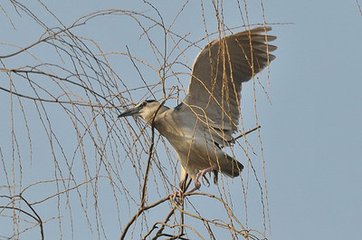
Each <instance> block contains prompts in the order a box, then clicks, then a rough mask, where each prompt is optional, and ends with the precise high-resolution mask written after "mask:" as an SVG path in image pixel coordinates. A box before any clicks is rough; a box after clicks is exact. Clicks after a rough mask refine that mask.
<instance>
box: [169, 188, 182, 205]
mask: <svg viewBox="0 0 362 240" xmlns="http://www.w3.org/2000/svg"><path fill="white" fill-rule="evenodd" d="M170 198H171V200H172V201H173V202H175V203H176V204H177V205H182V204H183V201H184V192H183V191H175V192H173V193H172V194H171V195H170Z"/></svg>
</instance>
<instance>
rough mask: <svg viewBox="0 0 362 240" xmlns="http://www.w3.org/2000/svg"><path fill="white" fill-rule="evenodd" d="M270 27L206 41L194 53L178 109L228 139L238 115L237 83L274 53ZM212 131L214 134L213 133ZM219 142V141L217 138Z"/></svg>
mask: <svg viewBox="0 0 362 240" xmlns="http://www.w3.org/2000/svg"><path fill="white" fill-rule="evenodd" d="M270 30H271V28H270V27H258V28H254V29H251V30H248V31H244V32H239V33H236V34H233V35H230V36H227V37H224V38H222V39H219V40H214V41H212V42H210V43H209V44H208V45H207V46H206V47H205V48H204V49H203V50H202V51H201V52H200V53H199V55H198V56H197V58H196V60H195V62H194V65H193V69H192V76H191V80H190V85H189V89H188V93H187V95H186V98H185V100H184V101H183V104H182V105H181V106H179V108H178V110H179V111H192V112H193V114H196V115H197V118H198V119H200V120H201V121H203V122H204V123H205V124H207V126H208V127H212V128H213V129H214V130H215V132H216V133H217V134H219V135H222V139H223V141H225V140H226V141H228V140H231V134H232V133H233V132H234V131H235V130H236V129H237V126H238V123H239V117H240V103H239V101H240V96H239V94H240V90H241V83H242V82H246V81H248V80H250V79H251V78H253V76H254V75H255V74H257V73H258V72H260V71H261V70H262V69H263V68H264V67H266V66H267V65H268V64H269V63H270V62H271V61H272V60H274V59H275V56H274V55H272V54H271V52H272V51H274V50H275V49H276V46H273V45H270V44H269V42H270V41H273V40H274V39H276V37H274V36H270V35H267V32H268V31H270ZM213 135H214V134H213ZM217 142H219V141H217Z"/></svg>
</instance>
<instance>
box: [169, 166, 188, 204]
mask: <svg viewBox="0 0 362 240" xmlns="http://www.w3.org/2000/svg"><path fill="white" fill-rule="evenodd" d="M189 185H190V181H188V174H187V172H186V170H185V168H183V167H182V165H181V174H180V182H179V188H180V190H176V191H175V192H174V193H172V194H171V198H172V200H173V201H174V202H176V203H177V204H179V205H181V204H182V202H183V198H184V192H185V191H186V189H187V188H188V187H189Z"/></svg>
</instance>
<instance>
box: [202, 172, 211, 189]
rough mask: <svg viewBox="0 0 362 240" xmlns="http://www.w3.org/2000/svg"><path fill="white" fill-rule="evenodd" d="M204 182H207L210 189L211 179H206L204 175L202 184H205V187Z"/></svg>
mask: <svg viewBox="0 0 362 240" xmlns="http://www.w3.org/2000/svg"><path fill="white" fill-rule="evenodd" d="M204 180H205V182H206V184H207V187H210V181H209V179H207V177H206V176H205V175H204V176H203V178H202V183H203V184H204V185H206V184H205V182H204Z"/></svg>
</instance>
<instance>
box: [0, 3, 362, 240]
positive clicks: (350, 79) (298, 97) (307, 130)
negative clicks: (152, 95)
mask: <svg viewBox="0 0 362 240" xmlns="http://www.w3.org/2000/svg"><path fill="white" fill-rule="evenodd" d="M130 2H131V1H129V2H121V1H107V2H100V1H56V2H53V1H45V2H44V3H45V4H46V5H47V6H48V7H49V9H50V10H51V11H53V12H54V13H55V14H56V15H57V17H58V18H59V19H61V21H62V22H63V23H64V24H65V25H68V24H70V23H72V22H74V20H75V19H77V18H79V17H81V16H83V15H86V14H88V13H90V12H93V11H97V10H100V9H111V8H112V9H124V10H134V11H139V12H144V13H145V14H151V12H152V9H151V7H150V6H147V5H146V4H144V3H142V1H134V3H130ZM205 2H206V1H205ZM241 3H242V4H243V2H241ZM262 3H263V7H264V10H265V11H264V14H265V16H264V17H265V20H266V21H267V22H268V23H272V24H271V25H272V27H273V30H272V32H271V34H272V35H275V36H277V37H278V39H277V40H276V41H275V43H274V44H275V45H277V46H278V50H277V51H276V52H275V55H276V56H277V58H276V60H275V61H274V62H273V63H272V64H271V66H270V69H269V70H270V76H269V79H267V74H263V75H262V77H261V82H265V81H268V82H270V88H269V90H268V93H269V95H270V99H271V103H270V102H269V100H268V99H267V97H266V96H265V94H263V93H262V91H259V93H258V97H257V100H258V116H259V118H260V124H261V126H262V129H261V136H262V140H263V147H264V156H265V161H266V164H267V167H266V171H267V173H266V175H267V180H268V192H269V194H268V198H269V208H270V219H271V234H270V235H269V237H268V238H269V239H271V240H272V239H275V240H289V239H293V240H302V239H306V238H308V239H359V238H360V237H361V236H362V220H361V216H362V189H361V183H362V127H361V126H360V124H361V123H362V106H361V105H362V94H361V89H362V71H361V69H362V61H361V59H362V49H361V42H362V31H361V24H362V16H361V15H360V13H359V11H358V6H357V4H356V1H354V0H347V1H328V0H320V1H281V0H276V1H269V0H266V1H263V2H262ZM204 4H205V8H206V9H209V11H208V12H206V19H207V20H208V21H207V23H206V24H207V29H208V31H209V33H212V32H215V31H216V30H217V26H216V22H215V19H214V15H215V13H214V12H212V11H211V10H210V9H211V8H207V7H208V4H207V3H204ZM0 5H1V6H3V7H4V9H5V10H6V11H7V12H8V13H9V16H10V17H11V19H12V20H13V21H14V25H15V27H16V30H14V29H12V27H11V25H10V23H9V21H8V20H7V19H6V17H5V16H4V14H3V13H0V16H1V17H0V19H1V25H2V27H1V29H2V30H0V32H1V34H0V35H1V37H0V42H1V43H13V44H16V45H18V46H27V45H29V44H30V43H32V42H34V40H36V39H37V38H38V37H39V36H40V35H41V34H42V30H40V29H39V28H36V27H35V26H37V25H35V24H34V23H31V21H29V20H26V18H25V17H24V18H19V17H18V16H17V14H16V12H14V10H13V9H12V8H11V6H10V5H9V4H8V3H0ZM155 5H156V6H157V8H158V9H159V11H160V13H161V15H162V16H163V18H164V21H165V22H166V25H170V21H172V19H173V18H174V16H175V15H176V14H177V12H178V11H179V10H180V9H181V6H182V3H181V2H178V1H160V2H158V3H155ZM28 7H32V9H33V11H34V12H36V13H37V14H39V16H42V17H43V20H47V21H49V22H47V23H48V25H49V26H58V25H59V23H57V22H56V21H55V19H54V18H52V17H46V14H44V13H43V12H42V11H43V10H40V9H41V7H40V5H39V3H38V2H37V4H34V5H33V6H31V5H30V4H29V6H28ZM200 14H201V8H200V1H193V2H192V3H188V4H187V5H186V8H185V10H184V12H182V14H180V16H179V17H178V18H177V21H176V23H175V25H174V27H173V30H174V31H177V33H178V34H181V35H183V34H186V33H189V35H188V40H191V41H197V40H199V39H201V38H202V37H204V36H205V26H204V23H203V22H202V18H201V17H200ZM152 16H154V17H156V15H155V14H154V13H153V14H152ZM224 16H225V23H226V24H227V26H228V27H230V28H232V27H239V26H241V25H242V24H243V23H242V21H241V16H240V14H239V11H238V9H237V2H236V1H235V2H234V1H228V2H227V3H225V5H224ZM248 19H249V22H250V23H251V24H256V23H262V22H263V15H262V11H261V5H260V2H258V3H253V4H252V3H249V6H248ZM28 21H29V24H28ZM77 32H78V33H79V34H82V35H83V36H87V37H89V38H93V39H95V40H97V41H98V42H99V43H100V45H101V47H102V49H103V50H104V51H105V52H116V51H117V52H126V51H127V49H126V46H128V47H129V49H130V51H131V53H132V54H134V55H135V56H140V57H142V58H145V59H146V60H147V61H149V62H150V63H151V64H156V63H157V61H156V59H155V58H154V56H153V55H152V52H151V51H150V49H149V46H148V45H143V44H144V43H145V40H144V39H143V40H140V38H139V34H140V31H139V28H137V25H136V24H134V22H132V21H131V20H130V19H129V18H128V17H126V16H111V17H109V16H108V17H107V16H105V17H103V18H99V19H97V20H95V21H90V22H88V23H87V25H86V26H84V27H82V28H79V31H77ZM152 38H153V40H154V41H155V43H156V44H159V45H160V46H162V41H163V38H162V37H160V38H157V35H155V34H154V35H152ZM203 43H205V42H203ZM199 46H201V47H202V44H199ZM184 47H185V46H184ZM4 49H5V48H4ZM9 49H10V48H9ZM9 49H6V50H7V51H6V52H3V50H0V55H4V54H5V53H9V52H11V51H10V50H9ZM198 51H199V49H198V48H197V47H193V48H190V49H189V50H187V51H186V52H185V53H184V56H183V58H182V59H184V60H185V62H184V63H185V64H186V65H188V66H191V64H192V62H193V59H194V57H195V56H196V54H197V52H198ZM34 52H36V49H35V50H34ZM36 53H37V56H40V57H41V58H42V60H43V61H45V60H46V59H47V58H48V57H49V58H51V57H52V56H53V55H48V52H46V51H44V50H43V49H40V50H39V52H36ZM120 59H121V58H120V57H119V56H117V57H114V58H113V57H110V61H111V65H112V68H113V69H114V70H115V71H116V72H117V74H119V75H120V77H121V78H122V80H123V81H124V83H126V84H127V86H129V87H130V88H131V87H134V86H140V85H142V81H141V80H140V78H139V76H138V74H137V71H135V69H134V68H133V67H132V63H130V62H129V60H127V59H126V58H123V60H120ZM6 61H8V62H6V63H7V64H8V66H22V65H27V64H28V65H29V63H28V61H32V60H31V58H29V57H23V58H18V59H16V60H15V61H11V60H6ZM68 64H69V63H64V66H67V65H68ZM156 65H157V64H156ZM140 70H141V71H142V73H143V75H144V76H147V77H149V78H148V79H146V81H148V82H149V83H156V82H158V81H159V79H158V78H157V75H156V74H155V73H154V72H152V71H151V70H149V69H147V68H146V67H141V68H140ZM183 70H185V69H183ZM1 76H2V77H3V76H4V75H1ZM183 79H186V81H184V82H183V84H184V86H187V77H185V76H183V78H182V80H183ZM20 85H21V84H18V85H17V86H18V88H19V89H21V86H20ZM0 86H2V87H3V86H6V85H3V84H1V83H0ZM142 91H143V92H142ZM245 91H246V92H245V95H244V97H243V98H247V97H249V98H250V99H252V89H251V87H250V86H249V87H246V88H245ZM247 91H249V92H247ZM146 93H147V91H146V90H140V91H137V93H136V94H134V95H132V99H133V100H134V101H138V100H140V99H141V98H142V96H143V95H144V94H146ZM0 95H1V102H2V104H0V110H1V112H3V113H6V114H2V117H1V125H2V126H0V130H1V133H2V134H1V137H0V143H1V145H0V146H1V148H2V149H1V150H2V152H3V154H4V156H5V158H7V157H9V156H11V145H10V147H9V136H10V133H9V130H8V129H9V126H10V122H9V116H10V114H9V107H8V106H7V105H8V103H9V102H8V101H9V100H8V99H9V95H8V94H5V92H3V91H2V92H1V94H0ZM159 96H160V95H159ZM6 101H7V102H6ZM246 101H248V100H246ZM249 101H250V100H249ZM4 102H5V103H6V104H3V103H4ZM170 105H172V103H171V104H170ZM32 108H34V107H32ZM18 110H19V109H18ZM48 110H49V111H50V113H51V114H54V115H53V116H58V114H59V113H58V112H57V110H56V109H52V108H51V107H49V108H48ZM245 111H246V115H247V116H249V117H250V118H251V120H250V119H249V120H248V119H246V120H245V121H246V128H251V127H253V123H254V122H253V116H254V115H253V114H249V115H248V114H247V113H248V112H252V108H251V109H245ZM18 114H19V113H15V115H16V116H17V115H18ZM5 115H6V116H7V117H5ZM19 116H20V115H19ZM59 117H60V118H61V117H64V116H62V115H61V114H59ZM65 119H66V118H65ZM3 121H4V124H3ZM29 121H34V122H36V124H34V125H33V126H32V129H33V130H32V131H33V141H32V142H33V144H34V146H36V145H37V142H41V141H43V139H42V136H43V135H42V134H40V133H37V132H38V130H37V126H38V127H39V129H41V126H40V123H39V119H38V118H37V115H36V114H35V115H32V114H31V113H30V115H29ZM132 121H133V120H132V119H130V122H132ZM37 124H38V125H37ZM117 124H121V122H118V123H117ZM19 125H20V126H23V127H18V129H22V128H24V125H23V124H21V123H19ZM56 125H57V126H58V127H59V126H61V127H59V128H61V129H62V131H60V132H59V136H60V138H62V137H63V138H65V139H66V137H67V136H68V135H69V134H74V132H72V129H71V126H69V125H68V124H66V123H64V122H63V121H59V122H57V123H56ZM63 125H64V126H63ZM19 131H20V130H19ZM39 132H41V130H39ZM124 133H125V132H123V133H122V134H124ZM18 134H21V132H20V133H18ZM10 139H11V138H10ZM19 141H20V144H21V143H22V141H23V140H19ZM73 141H74V139H73V140H69V146H67V144H65V145H64V146H65V148H68V147H69V151H74V146H73V145H72V144H74V142H73ZM24 144H27V142H26V141H25V140H24ZM24 149H25V150H24ZM23 150H24V151H25V153H23V156H24V158H23V160H22V162H23V163H24V166H25V167H26V168H25V170H23V171H24V172H25V173H24V180H23V185H24V186H26V185H29V184H30V183H32V182H34V181H36V180H34V179H36V178H33V177H34V174H35V173H34V171H36V174H37V175H39V180H44V179H49V178H52V177H53V178H54V174H53V172H47V170H46V168H44V169H43V170H40V171H39V169H36V167H35V166H37V163H36V162H37V161H41V160H39V159H41V157H42V156H44V157H45V158H48V157H49V152H47V151H49V150H46V149H44V151H40V152H38V151H36V150H35V151H34V153H33V154H34V156H33V160H32V161H33V168H29V169H32V170H29V171H32V173H30V172H29V173H27V172H26V169H27V168H28V167H29V164H27V161H28V159H27V158H26V157H25V156H27V154H28V152H27V147H26V146H25V147H24V148H23ZM66 150H67V149H66ZM90 152H92V150H90ZM239 153H242V151H240V152H239ZM59 154H60V153H59ZM123 154H124V153H123ZM141 155H142V154H141ZM142 156H147V155H144V154H143V155H142ZM78 157H79V156H78ZM161 158H162V157H161ZM164 158H166V157H164ZM239 158H240V160H241V161H242V162H243V161H244V162H245V159H243V156H240V157H239ZM75 159H77V156H76V157H75ZM257 159H258V160H260V158H257ZM142 161H144V162H146V161H147V158H143V159H142ZM38 164H39V165H42V164H43V163H38ZM256 164H257V163H256ZM90 165H91V166H90V168H91V169H93V167H94V169H96V168H97V166H96V165H95V166H92V164H90ZM259 165H260V164H259ZM82 166H83V165H82V163H81V162H80V163H79V166H78V167H79V169H74V171H75V172H79V173H80V174H82V172H83V168H82ZM167 166H168V167H170V166H172V164H167ZM6 168H7V169H8V170H9V169H10V165H7V167H6ZM40 169H41V168H40ZM50 169H53V168H52V167H51V168H50ZM50 171H51V170H50ZM126 174H127V173H125V175H126ZM30 175H33V177H30ZM0 176H1V184H0V185H2V186H3V185H5V183H6V181H5V179H4V178H3V177H2V176H4V175H3V172H1V173H0ZM124 178H125V179H132V180H130V181H137V180H136V179H135V178H132V176H130V177H129V178H127V177H126V176H124ZM28 180H29V182H27V181H28ZM17 181H19V180H17ZM238 183H239V181H237V180H235V181H230V182H229V183H228V184H229V185H232V186H231V188H232V187H233V185H237V184H238ZM129 184H130V185H129V186H128V187H138V185H137V183H136V184H134V185H132V184H133V183H131V182H130V183H129ZM254 187H255V186H254ZM211 188H212V187H211ZM203 190H205V191H208V189H207V188H206V187H204V188H203ZM213 190H214V189H210V191H213ZM2 191H3V190H2ZM34 191H39V194H45V195H46V194H51V192H52V191H51V190H49V189H46V190H44V189H42V188H41V187H38V188H37V189H36V190H34ZM82 191H83V190H82ZM84 191H85V190H84ZM106 191H107V190H106ZM85 192H86V191H85ZM85 192H84V194H86V193H85ZM2 193H4V191H3V192H2ZM4 194H5V193H4ZM107 194H108V195H109V196H111V197H110V198H109V201H110V203H107V198H105V199H104V202H103V204H104V206H105V208H104V210H103V211H104V214H103V218H104V219H103V221H104V222H105V225H107V227H106V230H105V231H106V232H107V236H108V237H109V239H114V238H117V237H119V235H120V232H119V231H120V230H119V228H118V226H112V223H114V222H112V221H110V222H107V220H105V219H106V218H107V217H106V216H107V214H111V213H112V211H113V208H112V204H114V201H113V199H112V193H107ZM107 194H105V195H107ZM108 195H107V196H108ZM255 199H256V200H257V199H258V198H257V197H256V198H255ZM233 200H234V201H233V202H234V204H236V203H235V202H237V201H235V199H233ZM33 201H35V199H34V200H33ZM250 201H254V197H251V200H250ZM89 204H92V203H91V201H90V202H89ZM204 204H205V206H206V207H207V208H212V206H208V205H207V203H204ZM248 204H250V206H251V209H253V207H254V204H255V209H258V211H260V209H259V208H260V202H257V203H252V202H249V203H248ZM258 205H259V207H258ZM107 207H109V209H108V208H107ZM74 208H75V209H76V208H77V207H76V206H75V207H74ZM166 209H167V208H166ZM39 211H42V210H39ZM45 212H46V211H45ZM74 212H75V213H74V215H75V216H73V217H74V218H75V219H76V220H75V222H77V220H78V217H77V210H74ZM134 212H135V208H133V209H132V210H131V212H130V214H133V213H134ZM253 213H254V212H253V211H249V213H248V215H249V218H250V224H249V225H251V226H250V227H253V228H257V229H259V230H261V231H262V225H261V224H262V221H263V220H262V218H261V215H260V212H258V213H256V214H255V216H253ZM79 214H82V213H81V212H80V213H79ZM127 214H128V213H127ZM155 214H156V215H154V216H155V218H157V217H158V216H157V213H155ZM165 214H166V212H164V213H163V214H161V217H160V218H163V217H164V216H165ZM90 217H91V218H92V215H90ZM254 222H255V226H253V223H254ZM122 223H123V224H124V223H125V221H123V222H122ZM65 225H66V224H65ZM3 226H5V225H3ZM57 227H58V226H57V225H56V224H55V226H52V228H54V229H58V228H57ZM2 231H3V228H2V227H1V226H0V236H2V235H6V234H2V233H1V232H2ZM75 232H76V233H75V236H74V237H75V239H81V238H79V236H82V235H81V233H82V231H81V230H76V231H75ZM46 233H47V236H49V235H51V232H49V230H48V231H47V232H46ZM78 234H80V235H78ZM87 234H92V233H87ZM35 236H37V235H35ZM135 236H138V235H137V234H136V235H135ZM92 237H93V238H94V239H96V238H97V234H94V236H92ZM100 238H101V239H102V238H103V236H102V235H101V236H100ZM135 239H136V237H135Z"/></svg>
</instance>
